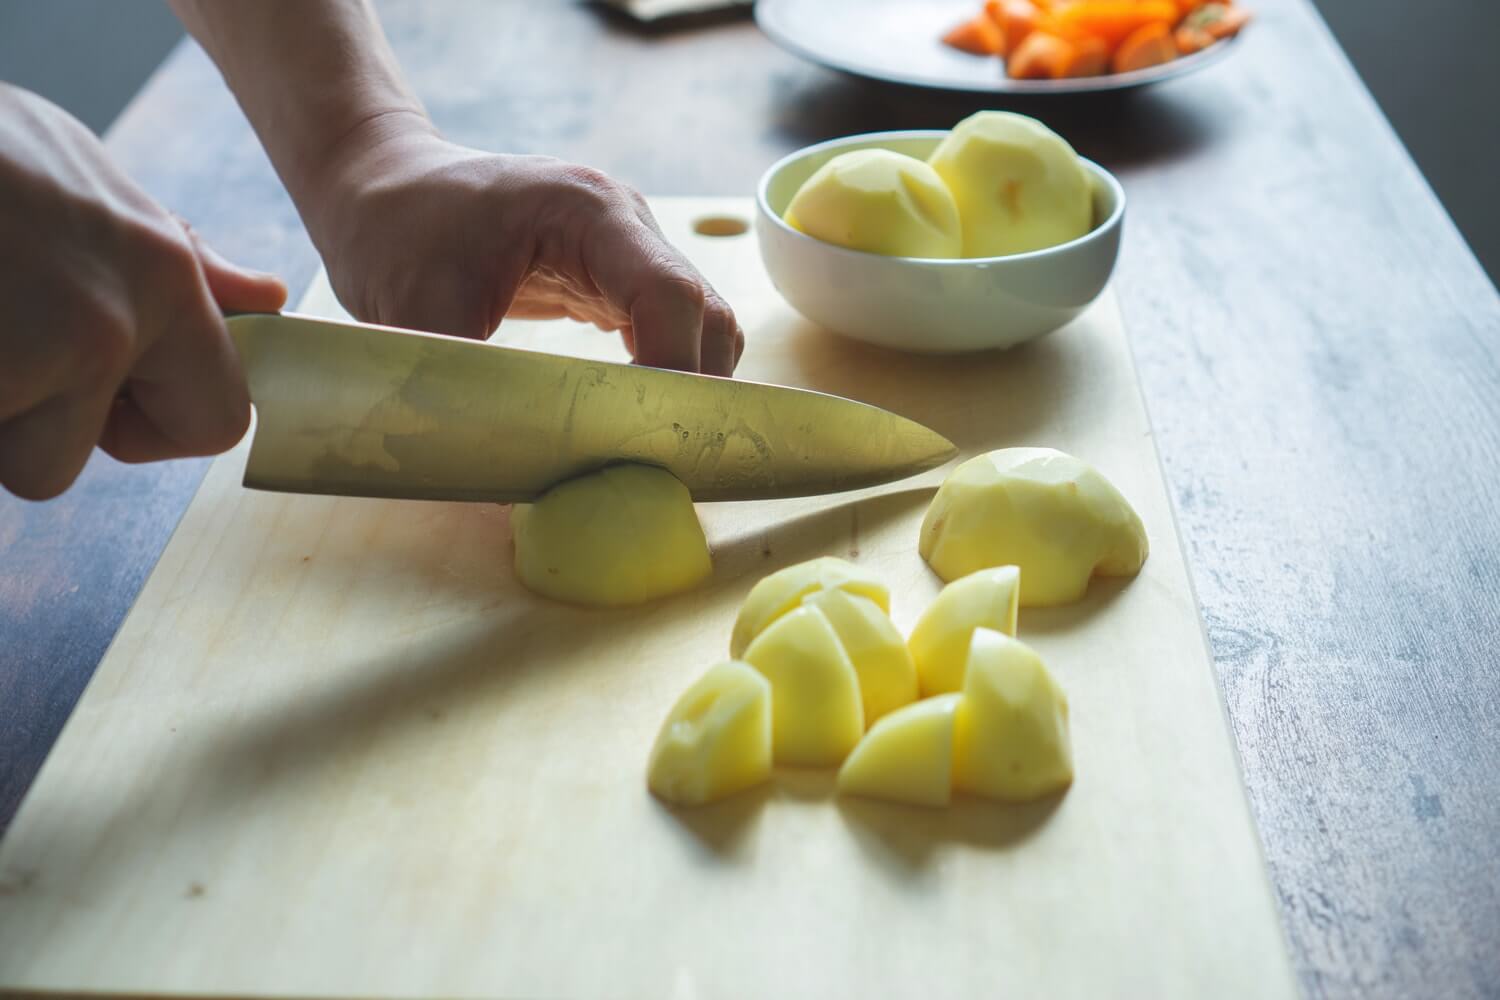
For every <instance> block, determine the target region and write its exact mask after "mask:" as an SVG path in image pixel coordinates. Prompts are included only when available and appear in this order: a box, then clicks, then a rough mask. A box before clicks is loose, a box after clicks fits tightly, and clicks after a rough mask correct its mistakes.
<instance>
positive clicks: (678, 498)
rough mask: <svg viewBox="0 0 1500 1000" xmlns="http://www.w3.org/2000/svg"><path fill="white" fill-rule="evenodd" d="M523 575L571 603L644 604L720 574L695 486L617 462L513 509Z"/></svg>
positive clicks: (533, 587)
mask: <svg viewBox="0 0 1500 1000" xmlns="http://www.w3.org/2000/svg"><path fill="white" fill-rule="evenodd" d="M510 523H511V529H512V533H513V535H514V537H515V546H516V576H517V577H519V578H520V580H521V583H522V584H524V585H525V586H526V588H527V589H528V590H530V591H532V592H534V593H537V594H541V595H542V596H543V597H550V598H552V599H554V600H558V601H567V602H569V603H571V604H582V605H587V606H590V607H621V606H625V605H630V604H641V603H643V602H645V601H650V600H653V599H655V598H658V597H664V596H666V595H667V594H674V593H677V592H678V591H682V590H687V589H688V588H690V587H693V586H695V585H697V584H698V583H701V582H702V581H703V580H705V579H706V578H707V577H708V575H709V574H710V573H711V572H712V571H713V566H712V563H711V562H710V560H709V556H708V542H707V541H706V540H705V539H704V537H703V526H702V525H700V524H699V523H698V514H697V512H696V511H695V510H694V509H693V501H692V497H690V496H689V495H688V491H687V487H685V486H683V485H682V483H680V482H678V481H677V478H676V477H675V476H673V475H672V474H671V473H670V472H667V471H666V470H665V469H658V468H656V467H654V466H649V465H612V466H609V467H608V468H605V469H601V470H599V471H598V472H593V473H589V474H588V475H585V476H579V477H578V478H577V479H570V480H568V481H566V482H563V483H559V484H558V485H557V486H554V487H553V488H552V489H550V490H548V491H547V493H546V494H545V495H544V496H543V497H542V498H541V499H540V500H538V501H537V502H536V503H535V504H531V505H526V504H517V505H516V507H515V509H514V511H513V512H512V513H511V521H510Z"/></svg>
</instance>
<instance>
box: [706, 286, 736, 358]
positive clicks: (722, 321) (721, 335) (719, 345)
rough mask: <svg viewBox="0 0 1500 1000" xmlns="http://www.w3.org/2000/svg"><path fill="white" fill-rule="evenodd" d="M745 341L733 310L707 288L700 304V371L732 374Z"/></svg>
mask: <svg viewBox="0 0 1500 1000" xmlns="http://www.w3.org/2000/svg"><path fill="white" fill-rule="evenodd" d="M744 341H745V338H744V335H743V334H742V333H740V327H739V324H738V323H736V322H735V319H734V312H733V310H731V309H730V308H729V305H728V303H726V302H725V301H724V300H723V299H721V298H719V296H718V294H717V293H715V292H710V293H709V295H708V301H707V302H706V303H705V304H704V307H703V347H702V355H703V373H704V374H705V375H723V376H724V377H726V378H727V377H729V376H730V375H733V374H734V366H735V364H736V363H737V362H738V361H739V353H740V351H741V350H743V346H744Z"/></svg>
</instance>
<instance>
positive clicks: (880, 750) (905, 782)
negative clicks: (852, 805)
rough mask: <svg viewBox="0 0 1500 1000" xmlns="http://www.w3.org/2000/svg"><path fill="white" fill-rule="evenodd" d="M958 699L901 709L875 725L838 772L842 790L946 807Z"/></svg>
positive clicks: (953, 696)
mask: <svg viewBox="0 0 1500 1000" xmlns="http://www.w3.org/2000/svg"><path fill="white" fill-rule="evenodd" d="M960 699H961V696H960V695H957V694H945V695H940V696H938V697H936V698H928V699H927V700H926V701H919V702H916V703H914V704H911V705H907V706H906V707H904V708H899V709H897V710H896V711H894V712H892V713H891V714H890V715H887V716H886V717H885V718H883V719H881V720H880V721H879V722H877V723H875V725H874V726H873V727H871V729H870V731H869V732H868V733H866V734H865V738H864V739H863V740H861V741H860V743H859V746H857V747H855V748H854V752H853V753H851V754H850V755H849V759H848V760H846V761H844V766H843V767H842V768H840V769H839V791H840V792H844V793H847V794H852V795H868V796H870V797H872V798H877V799H888V800H890V801H892V802H908V803H911V804H913V805H921V806H945V805H947V804H948V800H949V799H950V798H951V797H952V791H953V731H954V714H955V711H956V709H957V708H958V704H959V701H960Z"/></svg>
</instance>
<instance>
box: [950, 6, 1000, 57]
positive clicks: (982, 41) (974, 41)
mask: <svg viewBox="0 0 1500 1000" xmlns="http://www.w3.org/2000/svg"><path fill="white" fill-rule="evenodd" d="M943 41H944V42H945V43H946V44H948V45H951V46H953V48H955V49H959V50H960V51H963V52H971V53H973V54H974V55H976V56H998V55H1004V54H1005V33H1004V32H1003V31H1001V30H1000V26H999V25H998V24H996V23H995V22H994V21H992V20H990V17H989V15H988V14H980V15H979V16H978V17H976V18H973V19H972V20H968V21H965V22H964V23H963V24H960V25H958V26H957V27H955V28H954V29H953V30H952V31H950V32H948V33H947V34H946V35H944V36H943Z"/></svg>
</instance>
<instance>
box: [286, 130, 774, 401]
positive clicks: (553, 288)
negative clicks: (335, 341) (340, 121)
mask: <svg viewBox="0 0 1500 1000" xmlns="http://www.w3.org/2000/svg"><path fill="white" fill-rule="evenodd" d="M413 121H414V122H416V121H417V120H416V119H415V118H414V119H413ZM424 125H425V123H424V122H418V123H417V124H415V125H411V124H408V123H403V124H402V125H399V126H397V127H396V128H391V127H389V125H388V126H387V128H386V129H385V133H384V134H381V135H375V136H367V137H359V138H357V139H354V140H351V142H350V143H348V144H346V148H345V150H343V151H341V152H340V154H339V155H338V156H337V157H336V158H335V160H334V163H333V164H332V165H330V167H329V169H328V172H327V174H326V175H325V176H326V178H327V180H326V181H325V182H324V183H323V184H322V185H320V190H321V191H322V192H324V195H323V197H321V198H319V199H317V204H318V206H319V207H318V208H317V209H315V210H314V211H313V212H311V213H307V214H308V223H309V227H310V228H311V229H312V232H313V236H314V239H315V240H316V241H317V243H318V247H319V249H320V250H321V251H322V253H323V259H324V261H325V262H326V263H327V265H328V270H329V276H330V278H331V279H332V282H333V287H334V290H335V291H336V292H337V293H338V296H339V300H340V301H341V302H343V304H344V306H345V308H347V309H348V310H349V311H350V312H351V313H353V314H354V315H355V316H356V317H357V318H359V319H362V320H366V321H368V322H374V323H382V324H386V325H389V326H402V327H410V328H415V329H420V330H428V331H432V332H436V333H445V334H451V335H455V336H462V337H474V338H483V337H487V336H488V335H489V334H490V333H491V332H492V331H493V330H494V329H495V327H496V326H498V325H499V324H500V321H501V320H502V319H503V318H504V317H506V316H513V317H520V318H527V319H550V318H557V317H562V316H568V317H571V318H573V319H577V320H582V321H584V322H587V323H592V324H594V325H595V326H598V327H600V328H601V329H604V330H618V331H620V333H621V335H622V336H623V337H624V340H625V345H626V347H627V348H628V349H629V351H630V353H631V356H632V357H634V358H635V360H636V361H637V362H638V363H640V364H643V365H651V366H653V367H659V368H678V369H682V370H684V371H702V372H706V373H708V374H712V375H730V374H732V373H733V372H734V367H735V365H736V363H738V361H739V357H740V353H741V352H742V351H743V350H744V343H745V340H744V335H743V333H741V332H740V328H739V326H738V324H737V323H736V322H735V318H734V313H733V312H732V311H731V310H730V308H729V306H728V305H727V304H726V303H725V302H724V300H723V299H722V298H720V297H719V295H718V293H716V292H715V291H714V290H713V289H712V288H711V287H710V286H709V285H708V283H707V282H706V281H704V280H703V277H702V276H701V275H699V274H698V272H697V271H696V270H695V269H694V268H693V266H692V265H691V264H690V263H688V261H687V260H686V259H685V258H684V257H683V256H682V255H681V254H680V253H679V252H678V251H677V250H676V249H675V248H674V247H672V245H671V244H669V243H668V242H667V241H666V239H665V238H664V237H663V236H662V234H661V230H660V229H659V228H658V227H657V225H656V221H655V220H654V219H653V218H652V217H651V212H650V210H649V209H648V208H647V207H646V203H645V200H644V199H643V198H641V196H640V195H639V194H637V193H636V192H635V191H633V190H631V189H630V188H628V187H626V186H624V185H622V184H619V183H618V182H616V181H613V180H611V179H610V178H608V177H606V176H605V175H604V174H601V173H599V172H598V171H596V170H590V169H588V168H585V167H578V166H574V165H572V164H568V163H564V162H562V161H560V160H554V159H551V158H548V157H539V156H503V155H496V154H491V153H481V152H478V151H475V150H471V149H466V148H464V147H462V146H457V145H454V144H452V143H449V142H447V141H445V140H443V139H441V138H439V137H438V136H436V135H435V134H434V133H433V132H432V131H431V129H430V127H424Z"/></svg>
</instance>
